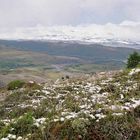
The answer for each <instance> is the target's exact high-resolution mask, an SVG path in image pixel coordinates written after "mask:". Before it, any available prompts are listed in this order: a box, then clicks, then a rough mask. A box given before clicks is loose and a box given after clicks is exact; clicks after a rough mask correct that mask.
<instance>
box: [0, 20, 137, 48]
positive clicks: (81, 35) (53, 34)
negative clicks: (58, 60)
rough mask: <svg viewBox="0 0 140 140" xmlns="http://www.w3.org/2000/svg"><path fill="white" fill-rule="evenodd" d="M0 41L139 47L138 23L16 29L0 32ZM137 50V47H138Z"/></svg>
mask: <svg viewBox="0 0 140 140" xmlns="http://www.w3.org/2000/svg"><path fill="white" fill-rule="evenodd" d="M0 39H6V40H37V41H38V40H39V41H77V42H81V43H98V44H104V45H122V44H123V45H135V46H137V45H140V23H139V22H130V21H125V22H123V23H121V24H111V23H108V24H106V25H97V24H92V25H79V26H53V27H43V26H40V25H38V26H37V27H28V28H17V29H13V30H8V29H5V30H4V29H3V30H0ZM138 48H139V46H138Z"/></svg>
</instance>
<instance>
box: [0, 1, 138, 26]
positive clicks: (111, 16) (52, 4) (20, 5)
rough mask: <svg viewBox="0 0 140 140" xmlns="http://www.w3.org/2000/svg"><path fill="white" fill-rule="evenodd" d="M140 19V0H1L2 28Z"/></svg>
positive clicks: (118, 22) (75, 24)
mask: <svg viewBox="0 0 140 140" xmlns="http://www.w3.org/2000/svg"><path fill="white" fill-rule="evenodd" d="M124 21H134V22H139V21H140V0H0V29H2V28H17V27H32V26H37V25H42V26H54V25H72V26H77V25H81V24H82V25H83V24H101V25H103V24H107V23H113V24H120V23H122V22H124Z"/></svg>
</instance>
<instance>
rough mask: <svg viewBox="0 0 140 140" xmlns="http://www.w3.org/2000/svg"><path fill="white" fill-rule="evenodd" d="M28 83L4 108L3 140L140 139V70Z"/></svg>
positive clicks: (1, 107) (14, 92)
mask: <svg viewBox="0 0 140 140" xmlns="http://www.w3.org/2000/svg"><path fill="white" fill-rule="evenodd" d="M112 73H113V72H109V75H107V74H106V73H100V74H99V75H98V76H100V75H102V76H101V78H98V80H95V79H94V77H95V76H97V75H94V76H93V77H91V76H83V77H82V78H79V79H78V78H69V79H66V80H57V81H56V82H54V83H52V84H49V83H44V84H41V85H40V84H37V83H34V82H31V81H30V82H29V83H26V84H25V85H24V86H22V87H19V88H18V89H15V88H13V89H11V90H10V91H7V89H3V90H5V92H8V93H9V95H8V96H7V97H6V98H5V99H4V100H3V102H1V103H0V138H1V139H2V140H11V139H15V140H16V139H17V140H27V139H28V140H48V139H49V140H108V139H110V140H118V139H119V140H132V139H135V140H139V139H140V121H139V120H140V69H139V68H134V69H132V70H125V71H120V72H117V73H116V74H115V75H114V74H112Z"/></svg>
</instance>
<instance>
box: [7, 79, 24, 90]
mask: <svg viewBox="0 0 140 140" xmlns="http://www.w3.org/2000/svg"><path fill="white" fill-rule="evenodd" d="M24 84H25V82H24V81H20V80H14V81H12V82H10V83H9V84H8V85H7V89H8V90H14V89H18V88H22V87H23V86H24Z"/></svg>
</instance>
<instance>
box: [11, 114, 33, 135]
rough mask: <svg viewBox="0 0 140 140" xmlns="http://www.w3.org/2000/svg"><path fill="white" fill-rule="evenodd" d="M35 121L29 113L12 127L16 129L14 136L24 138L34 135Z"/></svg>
mask: <svg viewBox="0 0 140 140" xmlns="http://www.w3.org/2000/svg"><path fill="white" fill-rule="evenodd" d="M33 123H34V120H33V117H32V114H31V113H27V114H25V115H24V116H22V117H21V118H20V119H18V120H17V121H16V122H15V123H13V124H12V125H11V126H12V128H14V134H16V135H20V136H24V135H26V134H29V133H32V132H33V131H34V130H35V126H34V125H33Z"/></svg>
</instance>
